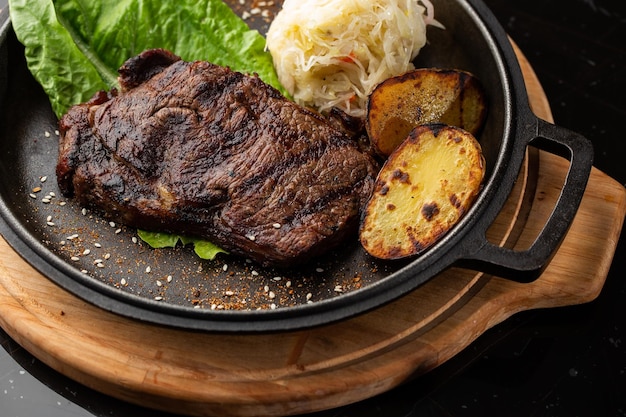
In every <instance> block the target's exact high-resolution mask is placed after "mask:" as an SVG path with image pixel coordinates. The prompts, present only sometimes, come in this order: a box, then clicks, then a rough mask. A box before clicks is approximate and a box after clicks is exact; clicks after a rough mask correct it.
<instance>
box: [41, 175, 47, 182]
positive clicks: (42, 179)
mask: <svg viewBox="0 0 626 417" xmlns="http://www.w3.org/2000/svg"><path fill="white" fill-rule="evenodd" d="M47 179H48V177H47V176H45V175H44V176H43V177H41V178H39V181H41V182H46V180H47Z"/></svg>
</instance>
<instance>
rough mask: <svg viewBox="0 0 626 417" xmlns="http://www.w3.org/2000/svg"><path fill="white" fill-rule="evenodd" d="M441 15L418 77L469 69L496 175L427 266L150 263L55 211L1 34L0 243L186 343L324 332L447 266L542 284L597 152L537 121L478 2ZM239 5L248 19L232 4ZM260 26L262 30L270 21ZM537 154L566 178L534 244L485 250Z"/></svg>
mask: <svg viewBox="0 0 626 417" xmlns="http://www.w3.org/2000/svg"><path fill="white" fill-rule="evenodd" d="M433 3H434V4H435V9H436V17H437V19H438V20H440V21H441V22H442V23H443V24H444V25H445V26H446V30H440V29H437V28H430V29H429V34H428V37H429V44H428V46H427V47H426V48H424V49H423V51H422V52H421V53H420V55H419V57H418V60H417V62H416V65H417V66H418V67H426V66H435V67H443V68H453V67H454V68H461V69H465V70H468V71H471V72H473V73H474V74H476V75H477V76H478V78H479V79H480V80H481V81H482V83H483V84H484V86H485V88H486V91H487V95H488V100H489V115H488V119H487V123H486V126H485V129H484V131H483V132H482V134H481V136H480V138H479V139H480V141H481V144H482V147H483V151H484V153H485V158H486V161H487V169H488V171H487V177H486V182H485V186H484V189H483V191H482V192H481V194H480V195H479V197H478V200H477V201H476V203H475V204H474V205H473V206H472V208H471V210H470V211H469V212H468V213H467V215H466V216H465V217H464V218H463V219H462V220H461V222H460V223H459V224H458V225H457V226H456V227H455V228H454V229H453V230H452V231H451V232H450V233H448V234H447V235H446V236H445V237H444V238H443V239H442V240H441V241H439V242H438V243H437V244H436V245H434V246H433V247H431V248H430V249H429V250H428V251H426V252H425V253H424V254H423V255H421V256H420V257H419V258H417V259H414V260H409V261H404V262H379V261H375V260H373V259H371V258H369V257H368V256H366V255H365V253H364V252H363V250H362V249H361V248H360V247H359V245H358V243H357V242H356V238H355V239H354V242H351V243H347V244H346V245H345V247H344V248H341V249H339V250H336V251H334V252H333V253H331V254H329V255H328V256H326V257H323V258H321V259H319V260H316V261H315V262H313V263H312V264H308V265H302V266H301V267H299V268H294V269H293V270H288V271H285V270H272V269H264V268H261V267H259V266H258V265H255V264H253V263H250V262H248V261H246V260H245V259H236V258H234V257H220V258H219V259H218V260H216V261H201V260H199V259H198V258H197V257H195V255H194V254H193V253H192V251H191V249H190V248H188V247H177V248H175V249H164V250H152V249H149V248H147V247H146V246H145V245H141V244H140V243H135V242H134V241H133V239H134V237H135V231H134V230H131V229H127V228H125V227H124V226H120V225H110V224H109V223H108V222H107V221H106V220H105V219H104V218H103V217H102V216H100V215H99V214H97V213H91V212H85V211H83V210H82V208H81V207H79V206H77V205H75V204H74V203H73V201H71V200H65V199H63V198H62V197H61V194H60V193H59V191H58V188H56V178H55V177H54V166H55V163H56V157H57V139H56V134H55V130H56V123H57V120H56V118H55V116H54V115H53V113H52V111H51V109H50V106H49V103H48V101H47V98H46V97H45V95H44V94H43V92H42V90H41V89H40V87H39V85H38V84H37V83H36V82H35V81H34V80H33V79H32V77H31V76H30V74H29V73H28V71H27V69H26V67H25V63H24V56H23V50H22V48H21V45H19V43H18V42H17V41H16V39H15V37H14V34H13V33H12V32H11V30H10V28H9V27H8V25H6V24H5V25H4V27H3V30H2V35H1V36H2V37H1V38H0V41H1V52H0V53H1V54H2V55H1V62H2V72H1V73H0V83H1V84H0V94H1V95H0V99H1V100H2V102H1V103H2V107H1V108H2V112H1V113H2V114H1V115H0V158H1V162H0V215H1V216H0V218H1V221H0V232H1V233H2V235H3V237H4V238H5V239H6V240H7V241H8V243H9V244H10V245H11V246H12V247H13V248H14V249H15V250H16V251H17V252H18V253H19V254H20V255H21V256H22V257H23V258H24V259H26V260H27V261H28V262H29V263H30V264H31V265H33V266H34V267H35V268H36V269H38V270H39V271H40V272H41V273H43V274H44V275H45V276H47V277H48V278H49V279H51V280H52V281H54V282H55V283H57V284H58V285H59V286H61V287H62V288H64V289H66V290H68V291H70V292H71V293H73V294H75V295H76V296H78V297H81V298H83V299H84V300H86V301H88V302H90V303H92V304H94V305H96V306H99V307H101V308H103V309H105V310H108V311H112V312H115V313H117V314H121V315H123V316H126V317H130V318H133V319H138V320H143V321H146V322H150V323H156V324H162V325H167V326H174V327H178V328H183V329H189V330H205V331H224V332H261V331H282V330H295V329H302V328H307V327H310V326H316V325H322V324H326V323H330V322H334V321H337V320H341V319H345V318H348V317H351V316H354V315H357V314H359V313H363V312H365V311H368V310H370V309H373V308H376V307H378V306H381V305H382V304H384V303H387V302H389V301H391V300H394V299H395V298H397V297H399V296H401V295H403V294H406V293H407V292H409V291H412V290H414V289H415V288H417V287H418V286H420V285H421V284H423V283H424V282H426V281H427V280H429V279H431V278H433V277H436V275H437V274H438V273H440V272H441V271H443V270H444V269H446V268H448V267H450V266H452V265H454V266H463V267H467V268H473V269H476V270H479V271H484V272H489V273H497V274H498V275H499V276H503V277H506V278H509V279H513V280H516V281H521V282H527V281H531V280H533V279H535V278H536V277H537V276H538V275H539V274H540V272H541V271H542V270H543V268H544V267H545V266H546V264H547V263H548V261H549V260H550V258H551V256H552V255H553V254H554V252H555V251H556V249H557V248H558V246H559V244H560V242H561V240H562V239H563V237H564V236H565V234H566V232H567V230H568V227H569V225H570V224H571V222H572V220H573V218H574V215H575V213H576V211H577V208H578V206H579V203H580V200H581V198H582V195H583V192H584V190H585V187H586V183H587V179H588V176H589V173H590V170H591V166H592V153H593V151H592V148H591V145H590V143H589V142H588V141H587V140H586V139H585V138H583V137H581V136H580V135H578V134H575V133H573V132H570V131H568V130H566V129H563V128H560V127H557V126H554V125H552V124H550V123H547V122H545V121H543V120H539V119H538V118H537V117H536V116H535V115H533V114H532V112H531V111H530V108H529V104H528V101H527V93H526V90H525V87H524V82H523V78H522V75H521V71H520V68H519V66H518V63H517V59H516V57H515V54H514V52H513V50H512V48H511V45H510V43H509V39H508V38H507V35H506V33H505V32H504V30H503V29H502V27H501V26H500V25H499V24H498V22H497V21H496V19H495V18H494V16H493V15H492V14H491V12H490V11H489V10H488V9H487V7H486V6H485V5H484V4H483V3H482V2H481V1H479V0H445V1H444V0H439V1H433ZM232 4H233V8H234V9H235V10H236V11H238V12H241V11H242V10H241V6H238V4H239V3H238V2H236V1H233V2H232ZM5 23H6V22H5ZM256 25H257V26H258V27H260V28H261V30H263V25H264V23H263V22H262V21H260V22H257V23H256ZM531 145H532V146H533V147H538V148H541V149H544V150H546V151H549V152H552V153H556V154H559V155H561V156H563V157H565V158H567V159H569V161H570V169H569V172H568V173H567V178H566V181H565V185H564V187H563V190H562V194H561V196H560V198H559V200H558V202H557V203H556V206H555V207H554V211H553V213H552V215H551V216H550V218H549V219H548V220H547V222H546V224H545V226H544V228H543V230H542V231H541V233H540V235H539V236H538V237H537V239H536V241H535V242H534V244H533V245H532V246H531V247H530V248H529V249H527V250H525V251H513V250H510V249H505V248H501V247H498V246H497V245H494V244H492V243H490V242H489V241H488V240H487V238H486V231H487V229H488V228H489V226H490V225H491V224H492V223H493V221H494V219H495V218H496V216H497V215H498V213H499V212H500V210H501V208H502V206H503V205H504V203H505V201H506V200H507V197H508V195H509V193H510V191H511V189H512V188H513V185H514V183H515V181H516V179H517V175H518V172H519V170H520V167H521V165H522V163H523V160H524V156H525V153H526V151H527V148H528V147H529V146H531ZM37 188H41V190H40V191H38V190H37ZM45 197H47V199H44V198H45ZM48 200H49V201H48ZM63 204H64V205H63Z"/></svg>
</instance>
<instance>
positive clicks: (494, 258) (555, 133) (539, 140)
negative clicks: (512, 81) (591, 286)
mask: <svg viewBox="0 0 626 417" xmlns="http://www.w3.org/2000/svg"><path fill="white" fill-rule="evenodd" d="M529 144H532V145H533V146H536V147H538V148H539V149H542V150H544V151H548V152H550V153H553V154H556V155H560V156H562V157H564V158H566V159H568V160H569V161H570V167H569V170H568V173H567V177H566V178H565V184H564V186H563V188H562V190H561V194H560V196H559V199H558V201H557V202H556V205H555V207H554V209H553V211H552V213H551V214H550V217H549V218H548V220H547V221H546V223H545V225H544V228H543V229H542V230H541V232H540V233H539V235H538V236H537V238H536V239H535V241H534V242H533V243H532V245H531V246H530V247H529V248H528V249H526V250H522V251H517V250H514V249H508V248H502V247H499V246H497V245H494V244H492V243H491V242H489V241H487V239H486V237H484V235H483V236H482V238H481V239H482V240H483V242H482V243H484V244H482V245H481V244H479V245H477V246H475V247H478V248H479V249H478V250H477V251H476V252H475V253H474V254H471V255H469V256H468V257H466V258H465V260H467V261H469V262H470V264H472V265H473V263H474V262H478V263H479V265H480V266H479V267H478V268H477V269H479V270H480V271H483V272H487V273H492V274H494V275H496V276H500V277H503V278H507V279H511V280H513V281H517V282H531V281H533V280H535V279H536V278H538V277H539V275H540V274H541V272H542V271H543V270H544V269H545V267H546V266H547V264H548V263H549V261H550V259H551V258H552V256H553V255H554V254H555V253H556V251H557V249H558V248H559V246H560V244H561V242H562V241H563V238H564V237H565V235H566V233H567V231H568V229H569V227H570V225H571V224H572V222H573V220H574V216H575V215H576V212H577V210H578V207H579V205H580V202H581V200H582V197H583V194H584V191H585V187H586V185H587V181H588V179H589V175H590V173H591V168H592V164H593V148H592V145H591V142H589V141H588V140H587V139H586V138H584V137H583V136H581V135H579V134H577V133H574V132H571V131H569V130H567V129H565V128H562V127H558V126H555V125H553V124H550V123H548V122H546V121H543V120H541V119H537V136H536V137H535V138H533V139H531V140H530V142H529Z"/></svg>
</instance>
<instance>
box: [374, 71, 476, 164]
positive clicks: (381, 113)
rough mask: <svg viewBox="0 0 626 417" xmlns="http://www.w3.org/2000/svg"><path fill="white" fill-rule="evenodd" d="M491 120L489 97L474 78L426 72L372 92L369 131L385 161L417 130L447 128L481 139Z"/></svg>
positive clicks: (456, 73) (396, 79) (389, 81)
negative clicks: (427, 126) (433, 126)
mask: <svg viewBox="0 0 626 417" xmlns="http://www.w3.org/2000/svg"><path fill="white" fill-rule="evenodd" d="M486 115H487V99H486V95H485V92H484V89H483V87H482V85H481V83H480V82H479V80H478V79H477V78H476V77H475V76H474V75H473V74H471V73H470V72H467V71H463V70H458V69H441V68H423V69H417V70H414V71H410V72H408V73H406V74H403V75H400V76H397V77H392V78H389V79H387V80H386V81H383V82H382V83H380V84H379V85H378V86H377V87H376V88H375V89H374V90H373V91H372V93H371V94H370V97H369V100H368V103H367V115H366V125H365V127H366V131H367V134H368V136H369V138H370V141H371V142H372V146H373V147H374V149H375V150H376V152H377V153H378V154H380V155H381V156H383V157H386V156H389V155H390V154H391V152H393V150H394V149H395V148H396V147H397V146H398V145H400V143H402V141H403V140H404V139H405V138H406V137H407V135H408V134H409V132H410V131H411V130H412V129H413V128H414V127H416V126H418V125H421V124H428V123H443V124H448V125H451V126H457V127H460V128H462V129H464V130H467V131H468V132H470V133H471V134H472V135H474V136H478V135H479V133H480V131H481V129H482V127H483V125H484V121H485V118H486Z"/></svg>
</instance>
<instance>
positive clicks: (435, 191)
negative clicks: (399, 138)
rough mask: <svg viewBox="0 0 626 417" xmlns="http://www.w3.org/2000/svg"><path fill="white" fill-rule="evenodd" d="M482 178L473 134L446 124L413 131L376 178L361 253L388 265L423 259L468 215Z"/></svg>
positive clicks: (364, 221) (482, 163) (363, 224)
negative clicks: (366, 253)
mask: <svg viewBox="0 0 626 417" xmlns="http://www.w3.org/2000/svg"><path fill="white" fill-rule="evenodd" d="M441 158H448V159H450V158H453V159H454V160H448V161H447V163H444V162H442V159H441ZM429 161H431V162H432V163H433V164H435V166H428V164H429ZM444 171H445V172H444ZM442 173H443V174H442ZM484 175H485V160H484V157H483V154H482V150H481V147H480V144H479V143H478V141H477V140H476V139H475V138H474V136H473V135H471V133H469V132H467V131H465V130H463V129H460V128H457V127H453V126H448V125H443V124H428V125H421V126H418V127H416V128H414V129H413V130H412V131H411V132H410V134H409V136H408V137H407V138H406V140H405V141H404V142H403V143H402V144H401V145H400V146H399V147H398V148H397V149H396V150H395V151H394V152H393V153H392V154H391V155H390V157H389V158H388V160H387V161H386V162H385V164H384V165H383V167H382V169H381V171H380V173H379V175H378V177H377V180H376V183H375V186H374V191H373V194H372V196H371V197H370V200H369V201H368V203H367V204H366V206H365V209H364V211H363V214H362V216H361V223H360V227H359V240H360V242H361V244H362V246H363V248H364V249H365V250H366V252H368V253H369V254H370V255H371V256H373V257H375V258H379V259H386V260H394V259H402V258H406V257H410V256H415V255H418V254H420V253H421V252H423V251H424V250H426V249H427V248H428V247H430V246H432V245H433V244H434V243H435V242H437V241H438V240H439V239H440V238H441V237H442V236H443V235H444V234H446V233H447V232H448V231H449V230H450V229H451V228H452V227H453V226H454V225H455V224H456V223H458V221H459V220H460V219H461V218H462V217H463V216H464V215H465V214H466V213H467V211H468V210H469V208H470V207H471V205H472V204H473V202H474V201H475V199H476V197H477V195H478V193H479V192H480V189H481V187H482V182H483V179H484ZM435 183H436V184H435Z"/></svg>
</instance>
